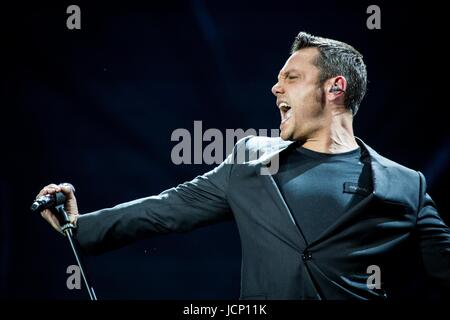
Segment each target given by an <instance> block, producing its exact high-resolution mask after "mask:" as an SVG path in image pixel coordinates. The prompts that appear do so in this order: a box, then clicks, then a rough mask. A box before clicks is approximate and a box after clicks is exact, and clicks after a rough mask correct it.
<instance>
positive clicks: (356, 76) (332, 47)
mask: <svg viewBox="0 0 450 320" xmlns="http://www.w3.org/2000/svg"><path fill="white" fill-rule="evenodd" d="M303 48H317V49H318V50H319V55H318V56H317V59H316V61H314V64H315V65H316V66H317V67H318V68H319V72H320V74H319V78H320V79H319V81H320V84H323V83H324V82H325V81H326V80H327V79H329V78H332V77H336V76H339V75H342V76H344V77H345V78H346V79H347V83H348V85H347V90H346V92H345V105H346V106H347V108H349V109H350V110H351V111H352V114H353V115H355V114H356V112H357V111H358V108H359V105H360V103H361V101H362V99H363V98H364V95H365V94H366V90H367V70H366V65H365V64H364V61H363V56H362V54H361V53H359V52H358V51H357V50H356V49H355V48H353V47H352V46H350V45H348V44H346V43H344V42H341V41H337V40H333V39H327V38H322V37H317V36H313V35H311V34H309V33H306V32H300V33H299V34H298V35H297V37H295V40H294V43H293V44H292V48H291V54H293V53H294V52H296V51H298V50H300V49H303Z"/></svg>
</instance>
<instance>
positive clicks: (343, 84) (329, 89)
mask: <svg viewBox="0 0 450 320" xmlns="http://www.w3.org/2000/svg"><path fill="white" fill-rule="evenodd" d="M325 90H326V91H325V92H326V95H327V100H328V101H333V102H334V103H337V104H343V103H344V98H345V92H346V91H347V79H345V77H344V76H337V77H333V78H330V79H328V80H327V81H326V82H325Z"/></svg>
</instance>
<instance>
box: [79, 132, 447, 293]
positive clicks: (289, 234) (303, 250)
mask: <svg viewBox="0 0 450 320" xmlns="http://www.w3.org/2000/svg"><path fill="white" fill-rule="evenodd" d="M357 142H358V144H359V145H360V147H361V151H362V152H365V153H367V154H368V155H369V156H370V163H371V168H372V177H373V192H372V193H371V194H370V195H368V196H367V197H366V198H365V199H364V200H362V201H361V202H360V203H358V204H357V205H356V206H355V207H353V208H351V209H350V210H349V211H348V212H346V213H345V214H344V215H343V216H341V218H339V219H338V220H337V221H336V222H335V223H334V224H333V225H331V226H330V227H329V228H328V229H326V230H325V231H324V232H323V233H322V234H321V235H320V236H319V237H318V238H317V239H315V240H314V241H312V242H310V243H307V242H306V241H305V238H304V237H303V236H302V232H301V230H300V229H299V227H298V226H297V225H296V224H295V221H294V219H293V218H292V214H291V213H290V212H289V209H288V207H287V205H286V203H285V202H284V200H283V198H282V196H281V194H280V191H279V190H278V188H277V185H276V184H275V182H274V179H273V177H272V176H271V175H270V174H268V171H270V170H271V169H273V168H276V165H275V163H276V161H277V158H278V157H277V155H279V154H280V152H283V150H286V149H287V148H289V146H290V145H291V144H292V142H290V141H283V140H282V139H280V138H266V137H254V136H250V137H246V138H244V139H241V140H240V141H239V142H238V143H237V144H236V145H235V147H234V149H233V152H232V154H230V155H229V156H228V157H227V159H226V160H225V161H224V162H223V163H222V164H220V165H219V166H217V167H216V168H215V169H213V170H212V171H210V172H207V173H206V174H204V175H202V176H198V177H196V178H195V179H193V180H192V181H189V182H185V183H183V184H180V185H178V186H177V187H175V188H171V189H168V190H166V191H164V192H162V193H161V194H159V195H156V196H151V197H147V198H142V199H138V200H134V201H131V202H127V203H123V204H120V205H118V206H115V207H114V208H109V209H103V210H99V211H96V212H93V213H89V214H84V215H82V216H80V218H79V219H78V230H77V238H78V241H79V243H80V245H81V248H82V250H83V251H84V252H85V253H88V254H98V253H101V252H104V251H107V250H111V249H114V248H118V247H121V246H123V245H125V244H129V243H131V242H133V241H135V240H137V239H142V238H146V237H149V236H151V235H154V234H162V233H168V232H185V231H189V230H192V229H194V228H196V227H200V226H204V225H207V224H210V223H213V222H218V221H223V220H225V219H232V218H234V219H235V221H236V223H237V227H238V229H239V234H240V239H241V246H242V268H241V270H242V271H241V296H240V298H241V299H386V298H395V297H408V296H410V295H413V294H419V295H420V294H421V293H422V292H421V291H420V290H422V289H421V285H422V282H421V281H419V279H423V277H422V276H423V275H425V276H426V277H428V278H430V279H433V280H434V281H435V283H437V284H438V285H439V286H441V287H442V288H445V289H446V290H450V229H449V227H448V226H446V225H445V223H444V222H443V221H442V219H441V218H440V216H439V214H438V212H437V210H436V206H435V204H434V202H433V200H432V199H431V198H430V196H429V195H428V194H427V193H426V184H425V178H424V176H423V175H422V174H421V173H420V172H418V171H414V170H411V169H408V168H406V167H404V166H401V165H399V164H397V163H395V162H393V161H390V160H388V159H386V158H384V157H382V156H380V155H379V154H378V153H377V152H375V151H374V150H373V149H371V148H370V147H369V146H367V145H366V144H365V143H364V142H363V141H361V140H360V139H357ZM292 145H293V144H292ZM269 173H270V172H269ZM372 265H375V266H377V267H379V270H380V276H381V288H380V289H377V288H374V289H370V287H369V286H368V285H367V280H368V278H369V277H370V276H371V273H372V271H368V268H369V266H372Z"/></svg>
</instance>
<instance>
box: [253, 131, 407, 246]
mask: <svg viewBox="0 0 450 320" xmlns="http://www.w3.org/2000/svg"><path fill="white" fill-rule="evenodd" d="M355 138H356V141H357V143H358V145H359V146H360V148H361V152H362V153H363V156H364V155H368V156H369V159H370V166H371V171H372V185H373V192H372V194H370V195H368V196H367V197H366V199H364V200H363V201H361V202H360V203H358V204H357V205H356V206H355V207H353V208H352V209H350V210H349V211H348V212H346V213H345V214H344V215H342V217H341V218H340V219H338V220H337V221H336V222H335V223H334V224H333V225H331V226H330V227H329V228H327V229H326V230H325V231H324V232H323V233H322V234H321V235H320V236H319V237H318V238H317V239H316V240H314V241H312V242H311V243H310V244H309V245H308V246H312V245H313V244H315V243H317V242H320V241H322V240H323V239H324V238H326V237H328V236H329V235H330V234H332V233H333V231H334V230H335V229H336V228H338V227H339V226H340V225H341V224H342V222H343V221H345V220H347V219H348V218H349V217H351V216H352V214H353V213H355V212H357V211H358V209H360V208H362V207H364V206H365V205H367V204H368V203H369V202H370V201H371V200H372V199H373V198H374V197H376V198H379V199H380V200H382V201H391V202H399V198H400V197H401V193H400V194H397V193H395V192H394V193H393V192H392V189H393V188H391V187H390V183H392V181H393V179H394V180H395V174H394V173H393V172H392V171H391V170H389V168H390V165H391V163H390V160H388V159H386V158H384V157H382V156H380V155H379V154H378V153H377V152H376V151H375V150H373V149H372V148H370V147H369V146H368V145H366V144H365V143H364V142H363V141H362V140H361V139H360V138H357V137H355ZM294 145H295V144H294V142H283V144H282V145H281V146H280V147H279V149H275V150H272V151H271V152H269V153H267V154H264V155H263V156H262V157H261V158H260V159H259V161H258V163H257V164H256V165H255V166H254V168H255V170H256V171H257V174H259V175H260V177H261V181H262V184H263V185H264V187H265V189H266V190H267V192H268V193H269V194H270V196H271V198H272V199H273V200H274V201H275V203H276V205H277V207H278V208H279V210H280V212H282V213H283V214H284V217H282V219H285V220H286V221H287V222H288V223H286V228H287V230H288V234H289V235H290V238H291V242H292V245H295V246H296V247H297V248H299V249H300V247H299V245H298V242H297V241H300V243H301V244H303V245H302V246H301V247H304V245H305V244H307V242H306V239H305V237H304V236H303V233H302V231H301V229H300V228H299V227H298V226H297V224H296V223H295V220H294V218H293V215H292V213H291V212H290V210H289V208H288V206H287V204H286V202H285V201H284V199H283V197H282V195H281V192H280V190H279V188H278V186H277V184H276V183H275V180H274V179H273V177H272V175H270V174H261V172H262V171H261V170H264V168H265V167H267V165H266V164H267V162H268V161H270V160H273V158H274V157H275V156H279V155H280V154H281V153H282V152H283V151H285V150H287V149H288V148H289V147H292V146H294ZM364 153H365V154H364Z"/></svg>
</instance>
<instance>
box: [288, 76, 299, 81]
mask: <svg viewBox="0 0 450 320" xmlns="http://www.w3.org/2000/svg"><path fill="white" fill-rule="evenodd" d="M297 78H298V76H288V77H287V79H288V80H294V79H297Z"/></svg>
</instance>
